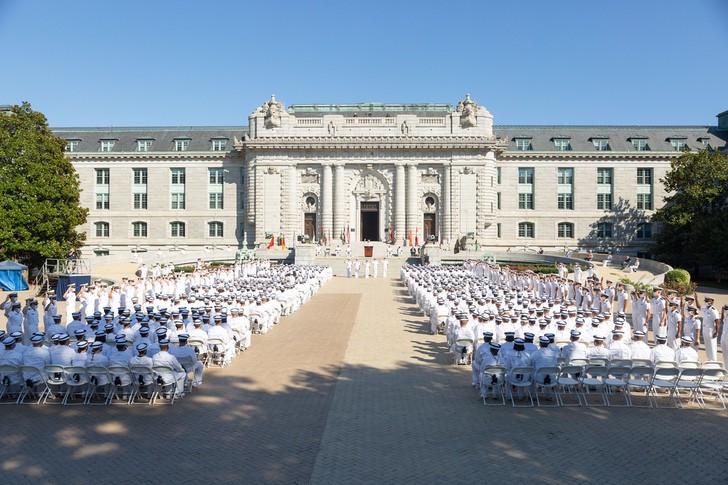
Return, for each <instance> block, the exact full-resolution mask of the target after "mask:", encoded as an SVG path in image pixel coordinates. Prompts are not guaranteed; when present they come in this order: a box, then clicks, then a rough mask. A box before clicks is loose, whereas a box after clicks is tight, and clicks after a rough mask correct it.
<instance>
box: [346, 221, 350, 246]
mask: <svg viewBox="0 0 728 485" xmlns="http://www.w3.org/2000/svg"><path fill="white" fill-rule="evenodd" d="M346 244H351V226H350V225H349V224H347V225H346Z"/></svg>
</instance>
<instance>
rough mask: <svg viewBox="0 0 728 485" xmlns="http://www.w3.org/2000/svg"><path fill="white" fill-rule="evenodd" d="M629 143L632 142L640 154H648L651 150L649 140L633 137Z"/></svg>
mask: <svg viewBox="0 0 728 485" xmlns="http://www.w3.org/2000/svg"><path fill="white" fill-rule="evenodd" d="M629 141H630V142H632V146H633V147H634V149H635V150H637V151H638V152H647V151H649V150H650V146H649V145H648V144H647V138H635V137H632V138H630V139H629Z"/></svg>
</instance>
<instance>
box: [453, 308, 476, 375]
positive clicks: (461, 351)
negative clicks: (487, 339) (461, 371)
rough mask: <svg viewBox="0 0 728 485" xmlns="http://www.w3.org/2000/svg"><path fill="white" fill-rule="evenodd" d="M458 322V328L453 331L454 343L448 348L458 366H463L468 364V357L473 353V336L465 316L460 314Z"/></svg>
mask: <svg viewBox="0 0 728 485" xmlns="http://www.w3.org/2000/svg"><path fill="white" fill-rule="evenodd" d="M458 320H459V321H460V326H459V327H457V328H456V329H455V334H454V340H455V341H454V343H453V344H452V345H451V346H450V351H451V352H452V353H453V354H454V357H455V362H456V363H457V364H458V365H465V364H467V362H468V356H469V355H470V354H471V353H472V351H473V342H475V336H474V335H473V331H472V330H471V329H470V327H469V325H468V317H467V315H463V314H461V315H460V316H459V318H458ZM468 341H469V343H468Z"/></svg>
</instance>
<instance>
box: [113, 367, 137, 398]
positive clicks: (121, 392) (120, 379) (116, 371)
mask: <svg viewBox="0 0 728 485" xmlns="http://www.w3.org/2000/svg"><path fill="white" fill-rule="evenodd" d="M109 375H110V376H111V385H112V389H111V393H110V396H109V404H113V403H114V398H117V399H121V400H122V401H123V402H126V403H127V404H130V398H131V396H132V394H133V393H134V384H135V383H134V376H133V375H132V373H131V370H130V369H129V367H127V366H125V365H110V366H109Z"/></svg>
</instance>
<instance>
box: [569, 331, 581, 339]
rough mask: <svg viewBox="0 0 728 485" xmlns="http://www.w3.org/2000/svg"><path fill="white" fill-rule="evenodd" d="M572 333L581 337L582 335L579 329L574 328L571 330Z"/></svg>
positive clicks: (573, 335)
mask: <svg viewBox="0 0 728 485" xmlns="http://www.w3.org/2000/svg"><path fill="white" fill-rule="evenodd" d="M570 335H571V336H572V337H580V336H581V332H580V331H578V330H572V331H571V332H570Z"/></svg>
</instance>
